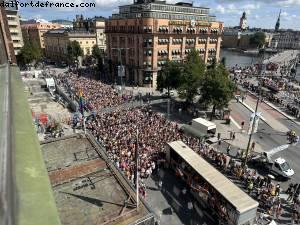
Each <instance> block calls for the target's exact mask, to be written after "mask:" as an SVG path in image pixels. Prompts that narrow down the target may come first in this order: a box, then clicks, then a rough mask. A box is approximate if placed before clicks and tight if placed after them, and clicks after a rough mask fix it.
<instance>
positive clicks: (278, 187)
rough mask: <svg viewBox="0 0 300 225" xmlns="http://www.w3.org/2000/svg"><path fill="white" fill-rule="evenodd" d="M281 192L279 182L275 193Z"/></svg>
mask: <svg viewBox="0 0 300 225" xmlns="http://www.w3.org/2000/svg"><path fill="white" fill-rule="evenodd" d="M279 194H280V184H277V185H276V189H275V195H276V196H279Z"/></svg>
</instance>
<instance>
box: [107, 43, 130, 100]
mask: <svg viewBox="0 0 300 225" xmlns="http://www.w3.org/2000/svg"><path fill="white" fill-rule="evenodd" d="M111 49H113V50H117V51H118V52H119V54H118V55H119V61H120V70H122V69H123V63H122V54H121V53H122V52H121V51H122V50H127V49H129V48H111ZM124 75H125V68H124ZM120 76H121V94H123V73H120Z"/></svg>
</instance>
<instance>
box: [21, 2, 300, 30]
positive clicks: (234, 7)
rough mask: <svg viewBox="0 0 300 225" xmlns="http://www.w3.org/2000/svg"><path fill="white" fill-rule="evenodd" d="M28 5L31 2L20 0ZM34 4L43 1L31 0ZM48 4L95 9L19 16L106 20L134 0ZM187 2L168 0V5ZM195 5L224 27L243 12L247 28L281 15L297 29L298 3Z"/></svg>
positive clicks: (29, 10)
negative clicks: (97, 17) (93, 4)
mask: <svg viewBox="0 0 300 225" xmlns="http://www.w3.org/2000/svg"><path fill="white" fill-rule="evenodd" d="M19 1H20V2H23V3H24V2H29V1H30V0H19ZM32 1H33V3H35V2H37V1H40V2H42V1H46V0H32ZM48 1H49V2H50V1H52V2H75V3H81V2H85V3H87V2H88V3H95V4H96V7H86V8H53V7H52V8H49V7H48V8H31V7H26V8H22V7H19V8H20V14H21V17H22V18H25V19H46V20H53V19H68V20H73V19H74V18H75V15H76V14H83V15H84V16H85V17H93V16H104V17H108V16H110V15H111V14H112V13H113V12H117V9H118V6H119V5H125V4H130V3H132V2H133V0H48ZM177 1H186V2H191V1H190V0H167V2H168V3H174V2H177ZM193 2H194V6H203V7H207V8H210V14H211V15H215V16H216V17H217V20H218V21H223V22H224V24H225V26H226V27H227V26H238V25H239V19H240V17H241V16H242V13H243V12H244V11H245V12H246V15H247V19H248V25H249V26H250V27H261V28H274V27H275V23H276V20H277V17H278V14H279V11H280V9H281V10H282V12H281V28H291V29H295V30H300V0H253V1H249V0H194V1H193Z"/></svg>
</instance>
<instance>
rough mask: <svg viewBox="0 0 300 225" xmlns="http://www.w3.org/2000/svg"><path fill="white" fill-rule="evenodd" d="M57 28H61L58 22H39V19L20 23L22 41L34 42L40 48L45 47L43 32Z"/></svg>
mask: <svg viewBox="0 0 300 225" xmlns="http://www.w3.org/2000/svg"><path fill="white" fill-rule="evenodd" d="M59 28H61V25H60V24H55V23H49V22H40V21H36V22H35V23H27V24H22V25H21V29H22V34H23V38H24V41H29V42H30V43H34V44H36V45H37V47H39V48H41V49H42V50H44V49H45V43H44V42H45V38H44V34H45V33H46V32H47V31H48V30H54V29H59Z"/></svg>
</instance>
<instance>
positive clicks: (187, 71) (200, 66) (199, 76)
mask: <svg viewBox="0 0 300 225" xmlns="http://www.w3.org/2000/svg"><path fill="white" fill-rule="evenodd" d="M204 73H205V63H204V61H203V60H202V59H201V58H200V56H199V53H198V52H197V51H196V50H194V49H193V50H192V51H191V52H190V53H189V54H188V56H187V62H186V63H185V65H184V68H183V75H182V79H181V80H182V84H181V85H180V87H179V88H178V92H179V96H180V97H181V98H184V99H186V102H187V103H192V102H193V100H194V97H195V96H196V95H197V94H199V89H200V86H201V83H202V81H203V78H204Z"/></svg>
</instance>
